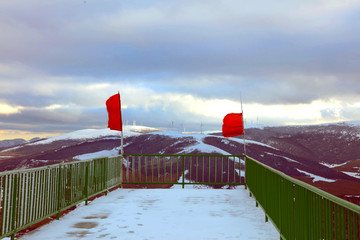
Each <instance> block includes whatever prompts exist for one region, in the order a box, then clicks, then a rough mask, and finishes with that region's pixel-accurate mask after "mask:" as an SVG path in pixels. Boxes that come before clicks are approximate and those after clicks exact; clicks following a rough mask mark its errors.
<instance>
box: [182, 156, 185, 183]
mask: <svg viewBox="0 0 360 240" xmlns="http://www.w3.org/2000/svg"><path fill="white" fill-rule="evenodd" d="M182 160H183V161H182V162H183V164H182V165H183V169H182V188H185V156H184V155H183V156H182Z"/></svg>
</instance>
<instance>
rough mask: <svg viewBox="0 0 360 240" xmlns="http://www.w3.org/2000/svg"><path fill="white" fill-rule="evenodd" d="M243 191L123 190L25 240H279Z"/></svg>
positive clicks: (240, 188) (36, 232) (95, 201)
mask: <svg viewBox="0 0 360 240" xmlns="http://www.w3.org/2000/svg"><path fill="white" fill-rule="evenodd" d="M279 237H280V235H279V233H278V232H277V230H276V229H275V227H274V226H273V225H272V223H271V222H267V223H266V222H265V216H264V213H263V211H262V210H261V208H256V207H255V201H254V199H253V198H250V197H249V193H248V192H247V191H246V190H244V188H243V187H239V188H237V189H232V190H225V189H216V190H214V189H194V188H193V187H191V189H178V188H175V189H151V190H150V189H118V190H115V191H113V192H111V193H109V194H108V195H107V196H104V197H101V198H98V199H96V200H94V201H92V202H91V203H90V204H89V205H88V206H80V207H78V208H77V209H75V210H74V211H72V212H70V213H69V214H68V215H66V216H64V217H62V218H61V219H60V220H59V221H53V222H51V223H50V224H48V225H46V226H43V227H41V228H40V229H37V230H35V231H33V232H30V233H28V234H27V235H25V236H23V237H21V238H20V239H21V240H38V239H59V240H61V239H64V240H65V239H66V240H75V239H86V240H98V239H106V240H107V239H148V240H150V239H156V240H157V239H172V240H176V239H181V240H183V239H189V240H192V239H258V240H265V239H267V240H271V239H274V240H275V239H279Z"/></svg>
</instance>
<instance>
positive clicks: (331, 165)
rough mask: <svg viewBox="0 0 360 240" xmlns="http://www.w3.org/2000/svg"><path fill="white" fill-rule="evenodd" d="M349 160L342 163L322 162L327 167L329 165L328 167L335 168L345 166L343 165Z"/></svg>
mask: <svg viewBox="0 0 360 240" xmlns="http://www.w3.org/2000/svg"><path fill="white" fill-rule="evenodd" d="M348 162H349V161H347V162H344V163H340V164H336V163H325V162H321V163H320V164H321V165H323V166H326V167H328V168H335V167H340V166H343V165H345V164H347V163H348Z"/></svg>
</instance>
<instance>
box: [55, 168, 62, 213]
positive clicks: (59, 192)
mask: <svg viewBox="0 0 360 240" xmlns="http://www.w3.org/2000/svg"><path fill="white" fill-rule="evenodd" d="M61 173H62V164H61V163H60V164H59V179H58V203H57V209H58V213H57V214H56V220H59V219H60V207H61V206H60V201H61V178H62V176H61Z"/></svg>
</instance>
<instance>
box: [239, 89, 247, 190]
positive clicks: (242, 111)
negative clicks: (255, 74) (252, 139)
mask: <svg viewBox="0 0 360 240" xmlns="http://www.w3.org/2000/svg"><path fill="white" fill-rule="evenodd" d="M240 104H241V113H242V124H243V131H244V134H243V136H244V168H245V169H244V172H245V174H244V183H245V189H247V185H246V142H245V125H244V110H243V105H242V94H241V92H240ZM240 169H241V163H240ZM240 182H241V177H240Z"/></svg>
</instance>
